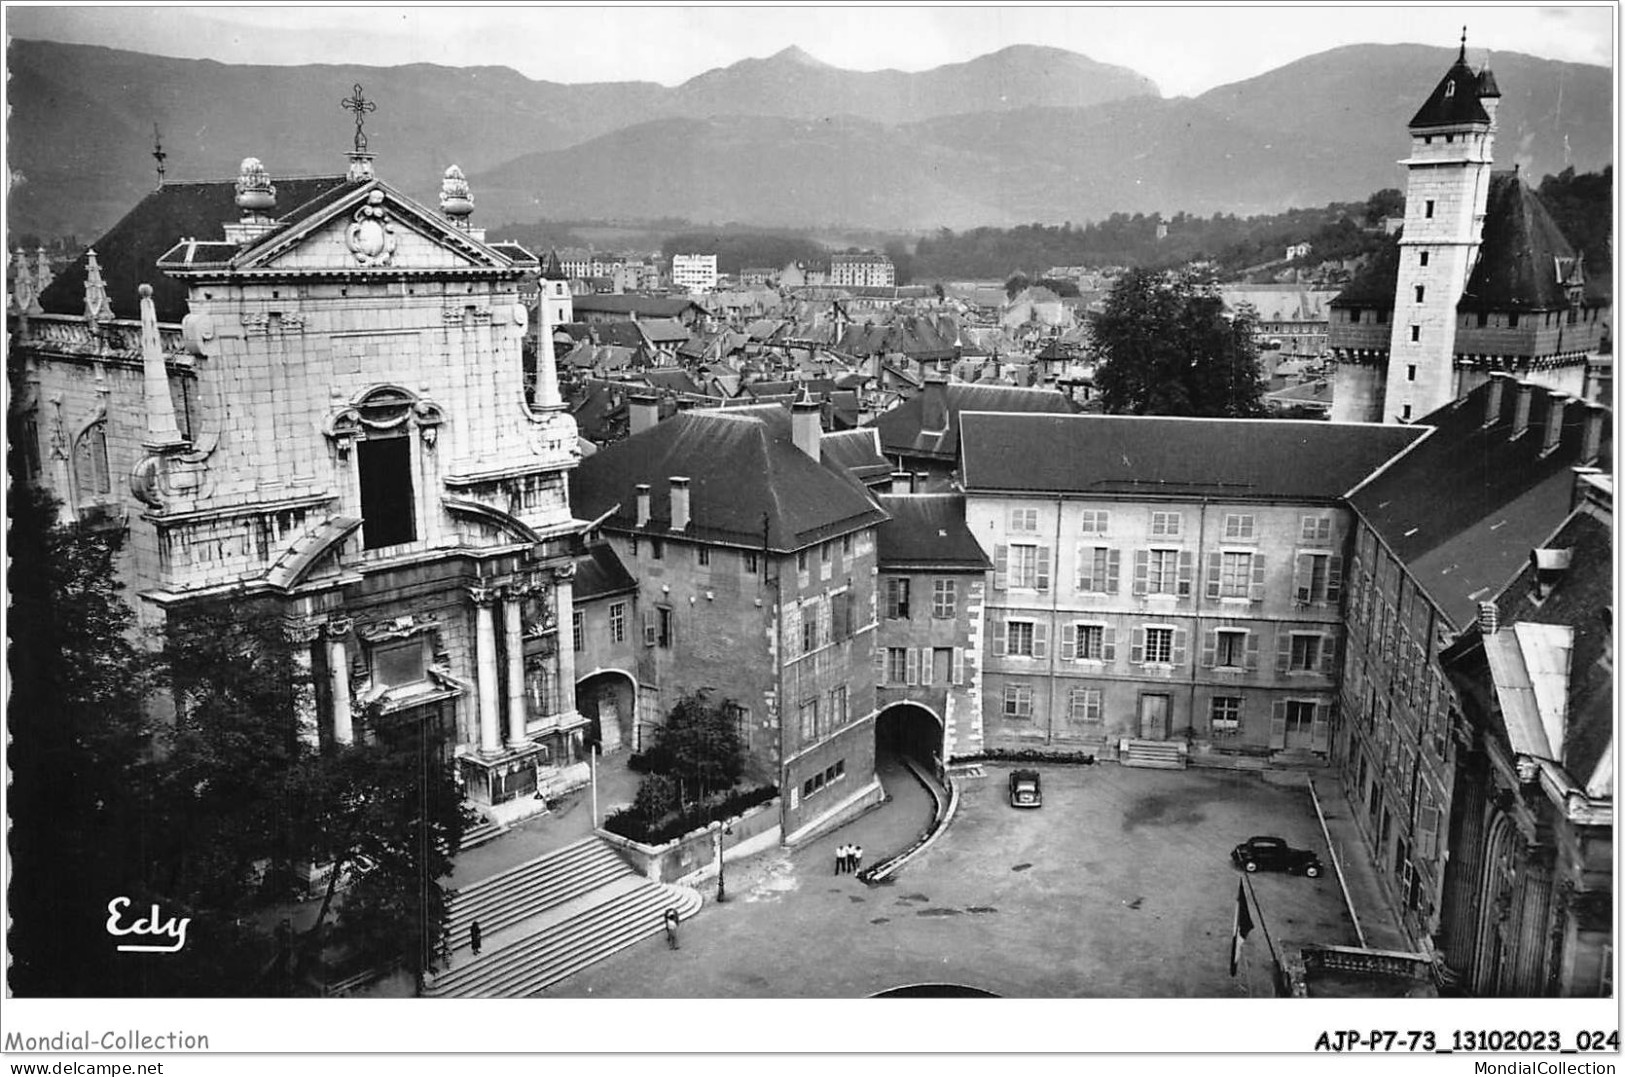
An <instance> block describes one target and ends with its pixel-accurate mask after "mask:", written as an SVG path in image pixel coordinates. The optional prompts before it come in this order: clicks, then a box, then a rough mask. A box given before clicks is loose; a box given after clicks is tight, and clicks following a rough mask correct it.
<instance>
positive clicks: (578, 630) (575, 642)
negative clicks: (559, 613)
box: [570, 610, 586, 651]
mask: <svg viewBox="0 0 1625 1077" xmlns="http://www.w3.org/2000/svg"><path fill="white" fill-rule="evenodd" d="M583 635H584V633H583V631H582V623H581V611H580V610H576V611H575V612H574V613H572V614H570V643H571V646H572V648H573V649H574V650H577V651H580V650H584V649H585V647H586V642H585V640H584V639H583V638H582V637H583Z"/></svg>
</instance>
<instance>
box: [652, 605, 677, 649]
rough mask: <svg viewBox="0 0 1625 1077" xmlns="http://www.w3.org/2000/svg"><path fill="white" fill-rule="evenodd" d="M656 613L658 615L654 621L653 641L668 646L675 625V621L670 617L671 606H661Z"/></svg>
mask: <svg viewBox="0 0 1625 1077" xmlns="http://www.w3.org/2000/svg"><path fill="white" fill-rule="evenodd" d="M656 613H657V614H658V616H657V618H656V623H655V642H656V643H658V644H659V645H660V646H662V647H670V646H671V641H672V636H673V629H674V627H675V625H676V621H675V620H674V619H673V617H672V611H671V607H669V606H661V607H659V609H658V610H657V611H656Z"/></svg>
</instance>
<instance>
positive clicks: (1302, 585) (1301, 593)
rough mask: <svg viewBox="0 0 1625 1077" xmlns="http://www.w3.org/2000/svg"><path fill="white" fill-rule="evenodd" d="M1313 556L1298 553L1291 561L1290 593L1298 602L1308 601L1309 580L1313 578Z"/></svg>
mask: <svg viewBox="0 0 1625 1077" xmlns="http://www.w3.org/2000/svg"><path fill="white" fill-rule="evenodd" d="M1314 570H1315V564H1314V558H1312V557H1311V556H1310V555H1308V554H1306V553H1300V554H1299V555H1298V556H1297V557H1296V558H1295V559H1294V560H1293V562H1292V594H1293V596H1294V597H1295V598H1296V599H1297V601H1299V602H1308V601H1309V598H1310V594H1309V581H1310V580H1311V579H1313V578H1314Z"/></svg>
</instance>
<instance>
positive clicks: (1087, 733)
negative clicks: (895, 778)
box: [959, 412, 1421, 759]
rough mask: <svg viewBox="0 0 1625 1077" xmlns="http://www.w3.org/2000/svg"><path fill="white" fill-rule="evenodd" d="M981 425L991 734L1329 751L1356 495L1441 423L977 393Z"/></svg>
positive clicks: (1131, 748)
mask: <svg viewBox="0 0 1625 1077" xmlns="http://www.w3.org/2000/svg"><path fill="white" fill-rule="evenodd" d="M959 434H960V446H961V452H962V459H963V471H964V474H963V479H962V482H963V485H964V489H965V502H966V510H965V511H966V519H967V523H968V525H969V528H970V531H971V533H972V534H973V535H974V536H975V537H976V540H977V542H978V544H979V545H980V546H981V547H982V548H983V549H985V550H987V551H989V552H990V553H991V555H992V560H993V563H994V569H993V576H992V582H991V586H990V587H989V588H988V591H987V599H986V604H985V612H984V615H983V617H984V622H985V629H984V631H985V633H986V644H985V646H984V649H983V650H984V656H985V657H984V664H985V668H984V670H983V673H982V685H981V693H982V700H983V722H984V734H983V735H984V739H985V741H986V743H987V746H988V747H989V748H994V747H1003V748H1030V747H1037V748H1051V747H1053V748H1058V749H1067V748H1072V749H1076V750H1083V751H1103V752H1106V753H1107V754H1108V755H1115V754H1116V753H1118V752H1119V750H1120V749H1124V748H1126V749H1127V751H1128V752H1129V753H1130V758H1132V757H1133V755H1134V754H1135V753H1137V752H1138V753H1143V754H1144V755H1146V756H1147V758H1150V757H1152V756H1153V755H1157V754H1162V753H1168V754H1171V753H1174V752H1177V753H1179V754H1180V755H1183V754H1185V753H1186V752H1198V753H1211V754H1214V755H1250V756H1255V757H1261V758H1265V759H1269V758H1277V757H1280V756H1281V755H1282V753H1285V755H1284V757H1285V758H1288V759H1291V758H1299V759H1304V758H1313V757H1314V756H1322V757H1324V756H1325V754H1326V753H1327V752H1328V750H1329V746H1330V730H1331V728H1332V715H1333V705H1334V703H1335V701H1336V686H1337V670H1338V656H1339V654H1340V652H1341V648H1342V636H1343V629H1342V619H1341V612H1340V601H1341V597H1342V587H1343V582H1342V581H1343V558H1344V554H1345V547H1346V545H1347V540H1348V535H1349V528H1350V524H1351V515H1350V513H1349V510H1348V508H1347V507H1346V505H1344V504H1343V503H1342V501H1341V497H1342V495H1343V493H1344V492H1345V491H1346V490H1348V489H1349V488H1350V487H1352V486H1353V485H1355V484H1356V483H1357V482H1359V481H1360V479H1362V478H1364V477H1365V476H1366V475H1368V474H1370V473H1371V471H1373V470H1375V469H1376V468H1377V467H1379V466H1380V465H1381V464H1382V463H1383V462H1384V461H1386V460H1389V459H1391V458H1392V457H1393V456H1394V455H1395V454H1396V453H1398V452H1400V451H1401V450H1402V449H1403V448H1404V447H1405V446H1407V445H1408V444H1410V443H1411V442H1413V441H1415V440H1416V439H1417V438H1418V437H1419V436H1420V435H1421V431H1419V430H1414V429H1405V428H1399V427H1381V426H1374V425H1373V426H1352V425H1344V426H1333V425H1330V424H1326V423H1315V422H1282V421H1272V420H1241V419H1211V420H1210V419H1182V418H1180V419H1174V418H1152V417H1144V416H1133V417H1117V416H1099V415H1072V416H1062V415H1033V414H1025V415H1022V414H1002V415H994V414H982V413H975V412H967V413H966V414H964V415H962V416H961V417H960V422H959Z"/></svg>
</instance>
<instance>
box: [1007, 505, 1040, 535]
mask: <svg viewBox="0 0 1625 1077" xmlns="http://www.w3.org/2000/svg"><path fill="white" fill-rule="evenodd" d="M1010 530H1012V531H1037V530H1038V510H1037V509H1011V510H1010Z"/></svg>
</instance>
